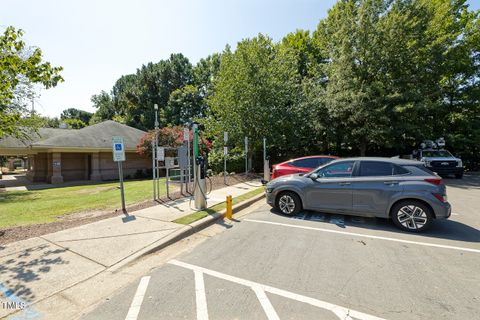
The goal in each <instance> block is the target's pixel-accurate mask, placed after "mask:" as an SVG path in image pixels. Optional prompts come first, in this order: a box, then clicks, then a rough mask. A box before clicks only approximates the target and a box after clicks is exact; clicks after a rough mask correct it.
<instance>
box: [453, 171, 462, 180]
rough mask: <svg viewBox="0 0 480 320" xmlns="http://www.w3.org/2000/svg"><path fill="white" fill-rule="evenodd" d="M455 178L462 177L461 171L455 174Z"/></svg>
mask: <svg viewBox="0 0 480 320" xmlns="http://www.w3.org/2000/svg"><path fill="white" fill-rule="evenodd" d="M455 178H456V179H462V178H463V172H462V173H457V174H455Z"/></svg>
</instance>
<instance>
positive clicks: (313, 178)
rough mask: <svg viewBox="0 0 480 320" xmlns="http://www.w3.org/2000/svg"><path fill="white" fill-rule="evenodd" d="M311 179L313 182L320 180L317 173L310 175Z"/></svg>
mask: <svg viewBox="0 0 480 320" xmlns="http://www.w3.org/2000/svg"><path fill="white" fill-rule="evenodd" d="M309 178H310V179H312V180H317V179H318V174H316V173H315V172H314V173H311V174H310V175H309Z"/></svg>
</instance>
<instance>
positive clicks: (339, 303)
mask: <svg viewBox="0 0 480 320" xmlns="http://www.w3.org/2000/svg"><path fill="white" fill-rule="evenodd" d="M447 184H448V185H449V186H448V195H449V197H450V202H451V203H452V206H453V213H454V214H453V215H452V217H451V219H449V220H446V221H437V222H436V223H435V224H434V225H433V227H432V229H431V230H429V231H428V232H426V233H423V234H420V235H417V234H409V233H405V232H401V231H399V230H397V229H396V228H395V227H394V226H393V224H392V223H391V222H389V221H386V220H382V219H367V218H358V217H351V216H341V215H329V214H321V213H320V214H319V213H312V212H301V213H300V214H299V215H298V216H295V217H288V216H283V215H280V214H277V213H275V212H273V211H272V210H271V208H270V207H269V206H268V205H266V204H263V203H261V204H259V205H257V206H255V207H254V208H252V210H251V212H250V213H249V214H247V215H245V216H243V217H241V218H237V221H236V222H234V223H233V226H232V227H231V228H226V229H225V228H224V230H225V231H224V232H221V233H219V234H216V235H214V236H212V237H210V238H209V239H208V240H207V241H204V242H202V243H201V244H199V245H198V246H196V247H195V248H192V249H191V251H190V252H187V253H183V254H181V255H178V256H176V257H174V258H173V259H171V260H169V261H168V262H167V263H165V264H163V265H160V266H158V267H157V268H155V269H153V270H152V271H151V272H148V273H146V274H142V275H139V276H138V279H137V281H135V282H133V283H131V284H130V285H129V286H127V287H125V288H124V289H121V290H119V291H118V292H117V294H116V295H114V296H112V297H109V298H108V300H107V301H105V302H103V303H101V304H99V305H98V306H97V307H96V308H95V309H93V310H90V311H88V313H86V314H85V315H84V316H83V319H142V320H144V319H478V318H480V274H479V272H478V266H479V265H480V231H479V229H480V177H479V176H472V177H468V176H467V177H466V178H465V179H463V180H461V181H457V180H447Z"/></svg>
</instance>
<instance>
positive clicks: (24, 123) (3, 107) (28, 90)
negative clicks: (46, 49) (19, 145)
mask: <svg viewBox="0 0 480 320" xmlns="http://www.w3.org/2000/svg"><path fill="white" fill-rule="evenodd" d="M22 36H23V31H22V30H17V29H15V28H13V27H7V28H6V29H5V31H4V32H3V34H1V35H0V138H1V137H2V136H4V135H15V136H22V135H23V134H25V133H26V132H29V130H28V128H32V127H33V128H35V127H37V126H38V125H40V124H41V121H39V118H38V117H36V116H35V115H32V114H31V113H30V112H29V111H28V109H27V103H28V104H29V103H30V101H32V99H33V98H34V95H35V90H34V88H33V85H35V84H40V85H42V86H44V87H45V88H47V89H48V88H51V87H54V86H56V85H57V83H59V82H61V81H63V78H62V77H61V76H60V72H61V71H62V68H61V67H53V66H52V65H51V64H50V63H49V62H45V61H43V58H42V51H41V50H40V49H39V48H32V47H27V45H26V44H25V42H24V41H23V40H22Z"/></svg>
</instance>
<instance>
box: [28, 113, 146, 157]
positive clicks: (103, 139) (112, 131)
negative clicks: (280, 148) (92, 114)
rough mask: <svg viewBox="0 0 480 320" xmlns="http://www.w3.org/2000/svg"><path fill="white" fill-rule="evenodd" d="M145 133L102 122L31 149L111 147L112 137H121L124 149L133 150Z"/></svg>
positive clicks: (110, 121)
mask: <svg viewBox="0 0 480 320" xmlns="http://www.w3.org/2000/svg"><path fill="white" fill-rule="evenodd" d="M144 134H145V131H142V130H139V129H136V128H133V127H130V126H127V125H124V124H121V123H118V122H115V121H112V120H108V121H104V122H101V123H97V124H94V125H92V126H88V127H85V128H82V129H80V130H75V131H68V132H66V134H63V135H59V136H55V137H51V138H48V139H45V140H41V141H38V142H34V143H32V148H33V149H36V148H94V149H106V148H111V147H112V137H113V136H121V137H123V140H124V144H125V149H126V150H134V149H135V148H136V146H137V144H138V143H139V141H140V139H141V138H142V136H143V135H144Z"/></svg>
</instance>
